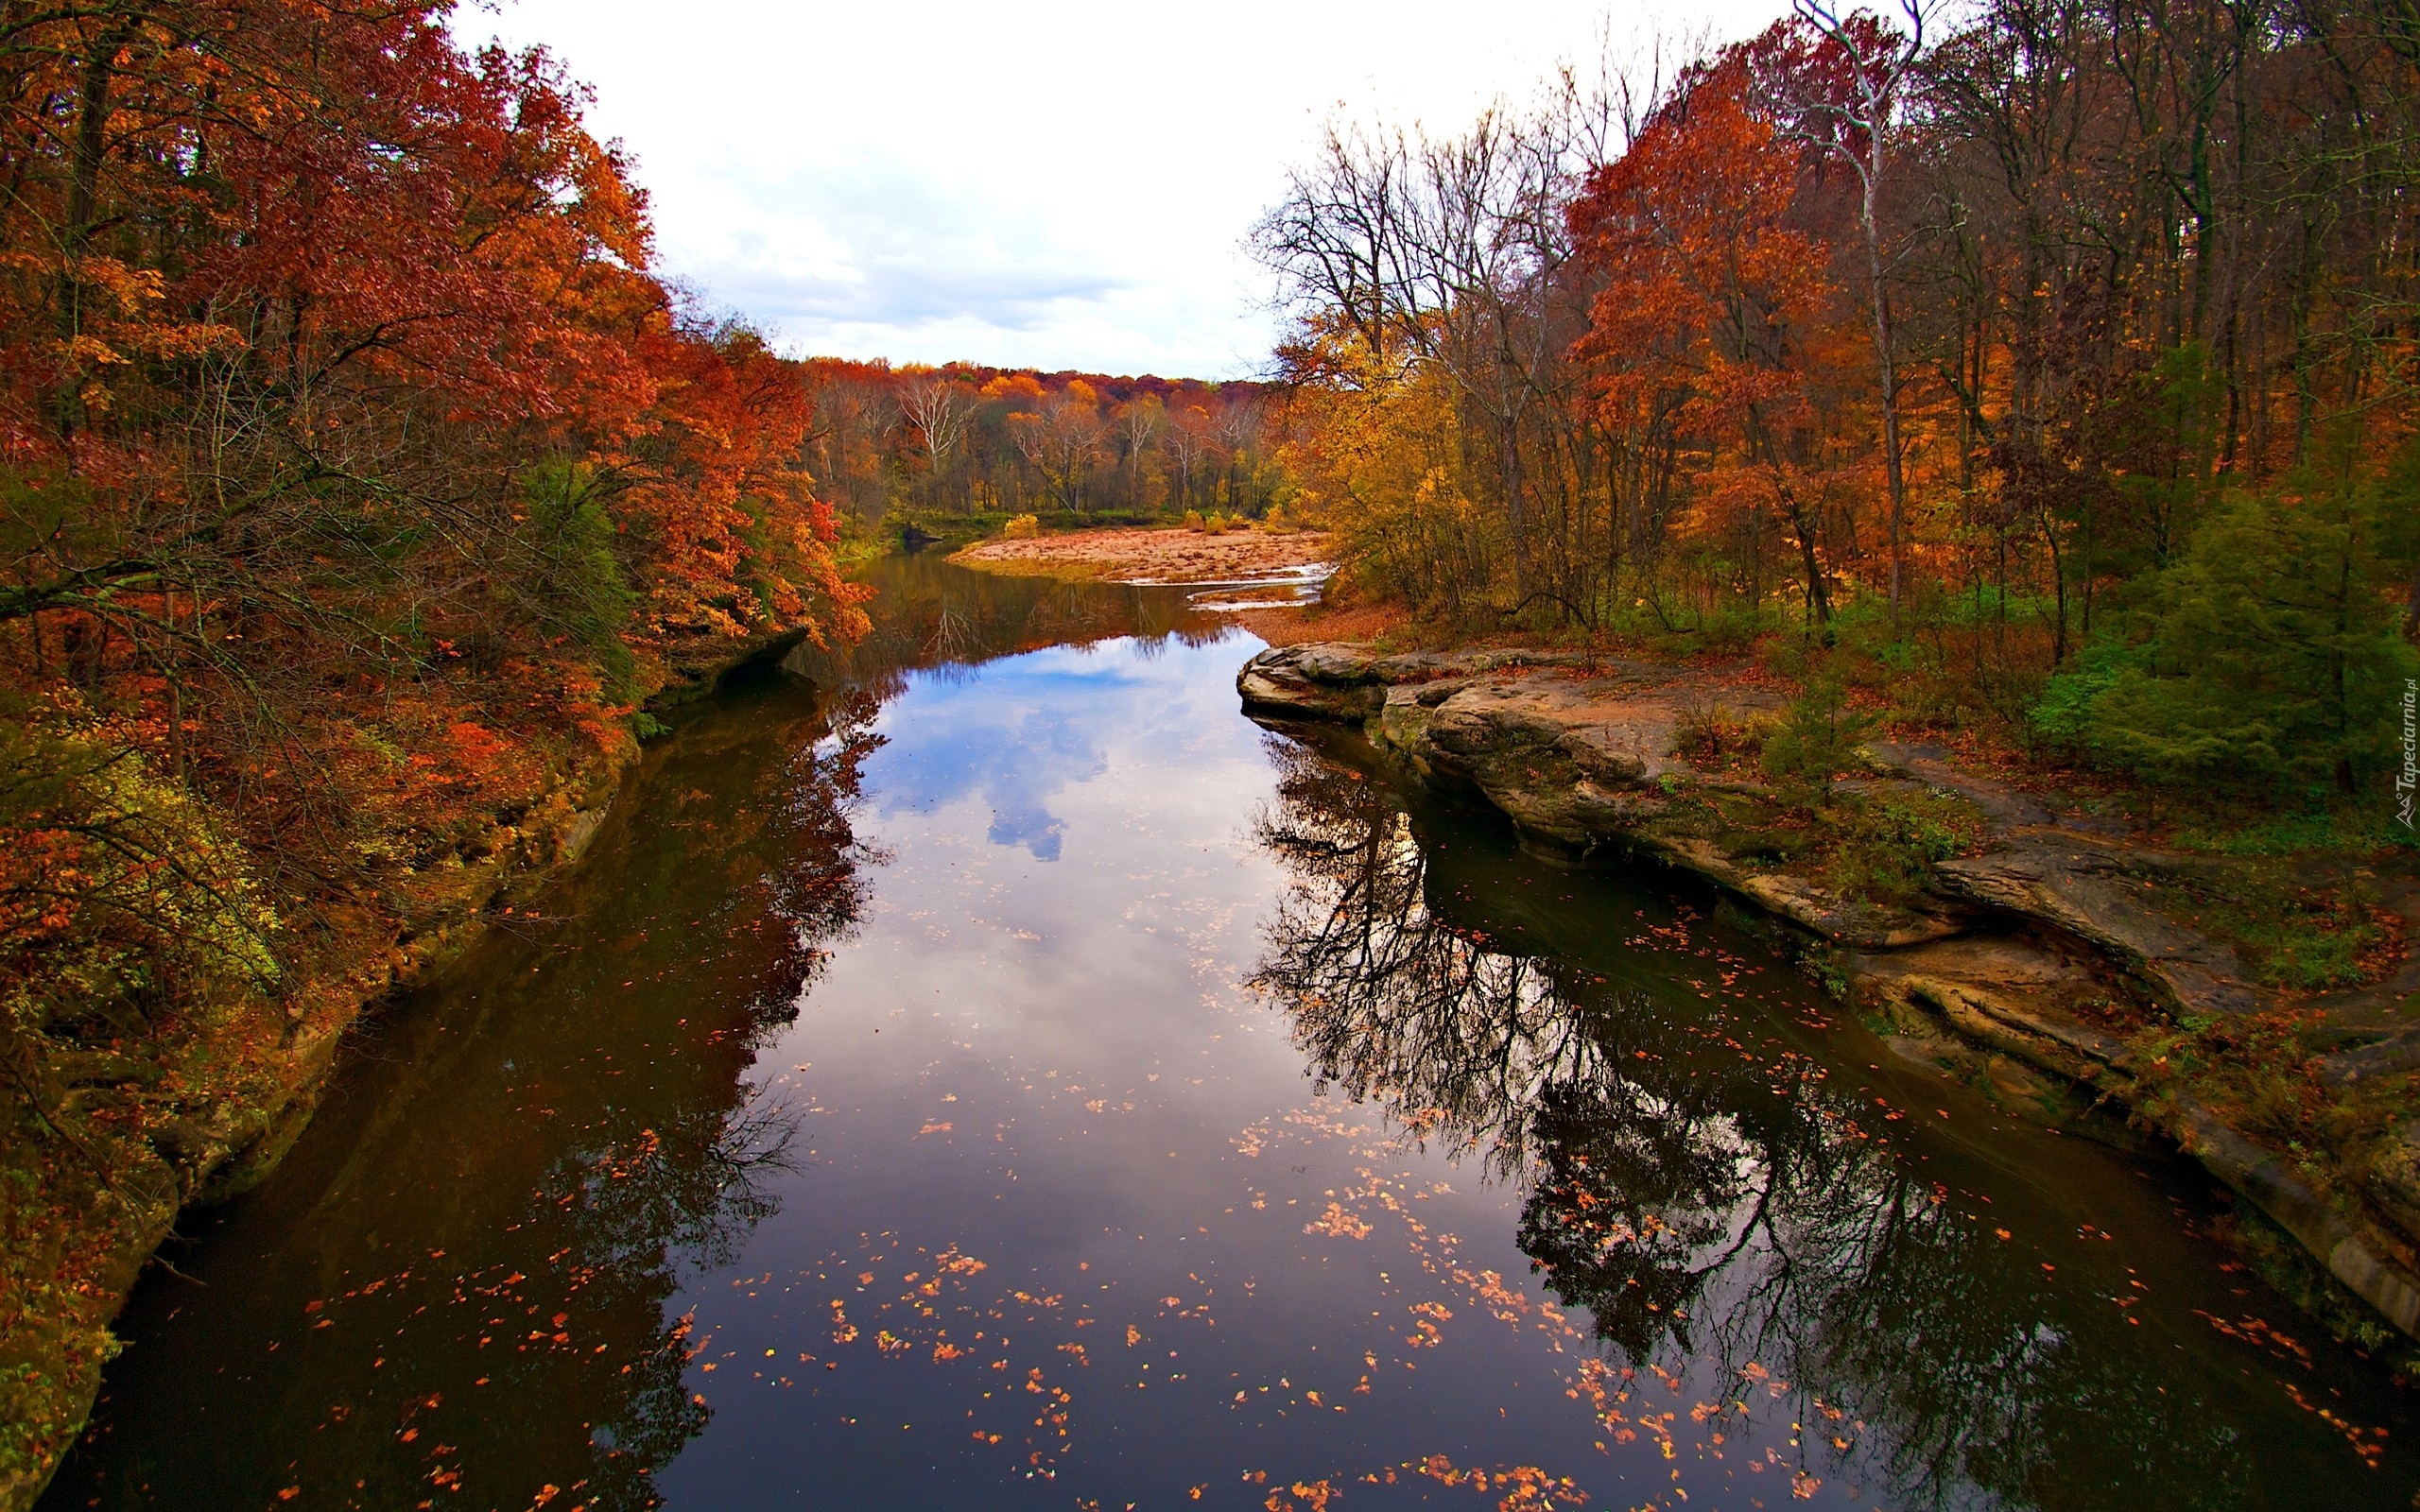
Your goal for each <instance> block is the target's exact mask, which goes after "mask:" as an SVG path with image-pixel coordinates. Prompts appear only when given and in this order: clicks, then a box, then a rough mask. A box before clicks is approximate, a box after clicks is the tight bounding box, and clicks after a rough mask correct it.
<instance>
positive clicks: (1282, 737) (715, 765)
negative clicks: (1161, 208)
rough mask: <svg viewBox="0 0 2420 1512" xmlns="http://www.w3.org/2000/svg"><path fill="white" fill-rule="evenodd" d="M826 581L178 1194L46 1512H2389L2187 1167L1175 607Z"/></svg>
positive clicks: (932, 566)
mask: <svg viewBox="0 0 2420 1512" xmlns="http://www.w3.org/2000/svg"><path fill="white" fill-rule="evenodd" d="M873 577H874V580H875V581H876V583H877V586H878V587H879V588H880V590H881V597H880V599H879V601H878V602H877V605H876V606H875V607H876V610H877V617H878V622H879V623H878V627H877V631H876V633H875V634H874V636H873V637H872V638H871V639H870V640H869V641H868V642H867V643H866V644H864V645H863V646H861V647H859V648H858V649H857V650H856V652H855V653H854V654H852V655H851V656H849V657H846V658H842V659H838V660H829V659H827V660H823V661H818V660H817V659H815V658H812V657H801V658H794V659H793V662H792V666H793V668H795V669H797V670H793V671H783V670H775V669H769V668H768V669H759V670H758V671H756V672H753V673H751V674H748V675H744V676H741V677H738V678H735V679H733V680H732V681H731V682H730V684H729V685H728V686H726V687H725V688H724V689H723V690H722V691H721V692H720V693H719V694H718V695H717V696H715V697H714V698H712V699H710V700H707V701H706V702H704V703H703V704H701V705H700V706H698V707H696V708H695V709H693V710H691V711H689V712H687V713H684V714H683V717H682V718H680V719H679V720H678V721H677V722H676V728H675V729H674V730H672V731H671V732H670V733H669V734H667V735H666V736H665V737H663V738H661V739H660V740H657V741H655V742H653V743H651V744H650V747H649V749H648V754H647V757H646V759H645V761H644V763H643V765H642V766H641V768H640V770H639V771H638V772H637V773H636V774H635V775H634V777H633V778H632V779H631V786H630V789H629V790H628V791H627V792H626V793H625V795H624V799H623V801H622V802H621V804H620V805H619V806H618V807H617V808H616V810H615V811H614V816H612V818H611V819H610V820H609V821H608V823H607V826H606V828H605V829H604V831H603V832H602V833H601V834H600V835H599V838H598V839H597V841H596V845H595V846H594V848H593V849H592V851H590V853H589V855H588V856H587V858H586V859H585V860H584V861H583V862H582V864H581V865H580V866H579V868H578V869H577V871H576V873H575V874H574V875H572V876H570V877H568V878H566V879H564V880H563V882H562V883H561V884H560V885H557V886H556V887H555V888H554V889H553V890H552V891H551V892H550V893H549V894H547V895H546V896H545V898H544V900H542V902H541V903H540V905H539V906H538V907H537V908H536V909H535V910H534V911H533V912H531V913H529V914H527V915H522V916H515V917H513V918H511V919H506V920H504V921H503V923H504V926H505V927H503V928H500V929H499V930H497V931H496V932H495V933H494V934H493V936H490V937H488V938H487V939H485V940H484V941H483V942H482V943H481V944H479V945H478V946H477V947H476V948H475V949H474V950H473V951H472V953H471V954H469V955H468V956H467V957H465V958H464V959H462V960H461V961H460V962H458V964H457V965H456V966H454V967H453V968H452V969H450V970H448V971H446V972H444V973H443V974H442V975H441V977H440V978H439V979H437V980H435V981H433V982H431V983H430V984H429V985H428V986H427V987H425V988H423V989H422V990H420V991H418V992H416V993H414V994H413V995H411V996H410V997H409V998H407V999H406V1000H404V1001H403V1002H401V1003H399V1004H397V1005H393V1006H392V1007H391V1008H390V1009H389V1010H388V1011H386V1012H384V1013H383V1014H381V1015H380V1016H379V1017H378V1019H377V1020H376V1021H375V1022H374V1025H373V1026H372V1028H371V1029H370V1030H368V1031H366V1032H365V1033H364V1034H363V1035H362V1036H361V1038H360V1039H359V1040H358V1042H357V1043H356V1044H355V1046H354V1048H353V1051H352V1053H351V1054H349V1056H348V1057H347V1058H346V1063H345V1065H344V1068H343V1070H342V1072H341V1074H340V1076H339V1079H338V1081H337V1085H336V1086H335V1088H334V1089H333V1091H332V1093H331V1095H330V1096H329V1098H328V1099H327V1102H326V1105H325V1107H324V1108H323V1110H322V1111H321V1112H320V1116H319V1118H318V1120H317V1121H316V1122H315V1123H314V1124H313V1125H312V1126H311V1127H310V1128H309V1130H308V1131H307V1132H306V1133H305V1135H304V1136H303V1138H302V1141H301V1143H299V1144H298V1145H297V1147H296V1148H295V1150H294V1151H293V1153H292V1155H291V1156H290V1157H289V1158H288V1159H287V1160H286V1161H285V1164H284V1165H283V1166H282V1167H281V1168H280V1169H279V1170H278V1171H277V1172H276V1173H275V1174H274V1175H272V1176H271V1177H269V1178H268V1180H267V1181H266V1182H264V1183H263V1184H262V1185H261V1186H260V1187H259V1188H257V1189H256V1190H255V1191H253V1192H252V1193H251V1194H248V1195H247V1196H245V1197H243V1198H242V1199H240V1200H238V1201H237V1202H235V1203H233V1204H232V1205H230V1206H229V1207H228V1208H226V1209H224V1210H223V1211H218V1212H216V1213H213V1214H210V1215H207V1216H206V1217H203V1218H201V1219H199V1220H198V1221H192V1222H189V1224H188V1226H187V1231H186V1233H185V1234H184V1236H183V1237H182V1239H181V1240H179V1241H175V1242H172V1243H171V1245H170V1246H168V1248H167V1250H166V1251H165V1252H164V1253H165V1258H166V1259H167V1260H168V1261H169V1262H171V1263H172V1267H173V1268H171V1266H170V1265H161V1266H154V1267H153V1269H152V1271H151V1272H150V1273H149V1274H148V1275H147V1278H146V1280H145V1281H144V1283H143V1285H142V1287H141V1288H140V1290H139V1291H138V1293H137V1295H136V1297H135V1299H134V1301H133V1303H132V1305H131V1306H130V1309H129V1311H128V1313H127V1314H126V1315H125V1318H124V1319H123V1321H122V1325H121V1327H122V1332H124V1334H125V1337H126V1338H127V1340H128V1345H127V1349H126V1352H125V1353H124V1355H123V1356H122V1357H121V1358H120V1359H119V1360H117V1361H116V1362H115V1363H114V1365H113V1366H112V1367H111V1369H110V1372H109V1375H108V1378H107V1383H106V1385H105V1388H104V1394H103V1398H102V1401H101V1404H100V1406H99V1408H98V1410H97V1412H96V1413H95V1417H94V1420H93V1426H92V1429H91V1430H90V1432H89V1433H88V1435H87V1436H86V1437H85V1439H84V1440H83V1441H82V1442H81V1443H80V1444H79V1445H78V1448H77V1450H76V1451H75V1452H74V1454H73V1456H72V1457H71V1459H70V1461H69V1463H68V1464H67V1466H66V1468H65V1469H64V1470H63V1471H62V1472H61V1476H60V1479H59V1481H58V1482H57V1483H56V1484H55V1486H53V1488H52V1490H51V1492H50V1494H49V1496H48V1498H47V1499H46V1500H45V1502H44V1503H43V1508H44V1512H49V1509H54V1508H57V1509H64V1508H79V1507H87V1506H98V1507H107V1508H118V1507H129V1508H131V1507H147V1508H152V1507H165V1508H186V1507H191V1508H277V1507H293V1508H322V1507H324V1508H338V1507H361V1508H378V1509H387V1508H413V1507H438V1508H477V1509H487V1508H495V1509H504V1512H520V1509H524V1508H534V1507H545V1508H548V1509H550V1512H568V1509H571V1508H574V1507H585V1508H598V1509H601V1508H617V1509H618V1508H636V1507H647V1506H653V1505H658V1504H669V1505H671V1506H674V1507H687V1508H717V1509H719V1508H753V1507H830V1508H871V1507H896V1506H916V1507H929V1508H970V1509H971V1508H1023V1507H1034V1508H1062V1509H1095V1508H1103V1509H1125V1508H1174V1507H1180V1506H1192V1505H1197V1504H1198V1505H1202V1506H1208V1507H1227V1508H1271V1509H1279V1512H1284V1509H1287V1508H1296V1509H1309V1508H1315V1507H1327V1506H1330V1505H1334V1506H1336V1507H1339V1508H1340V1509H1343V1512H1351V1509H1356V1508H1361V1507H1374V1508H1375V1507H1390V1506H1404V1505H1410V1504H1414V1503H1418V1504H1422V1505H1434V1506H1443V1507H1469V1508H1474V1509H1487V1508H1496V1507H1504V1508H1519V1509H1528V1508H1546V1507H1563V1506H1579V1505H1582V1504H1584V1505H1587V1506H1590V1507H1599V1508H1618V1507H1637V1506H1658V1507H1670V1508H1678V1507H1681V1506H1683V1505H1685V1506H1687V1507H1690V1508H1706V1507H1743V1508H1744V1507H1782V1506H1791V1505H1797V1504H1801V1503H1804V1504H1806V1505H1809V1506H1816V1507H1856V1508H1868V1507H1882V1508H1903V1507H1904V1508H1919V1507H1921V1508H1931V1507H2003V1506H2005V1507H2044V1508H2078V1509H2083V1508H2160V1507H2178V1508H2183V1507H2193V1508H2231V1507H2244V1508H2255V1507H2273V1506H2286V1505H2296V1506H2310V1507H2332V1508H2359V1507H2378V1508H2387V1507H2397V1508H2400V1507H2408V1506H2410V1505H2411V1504H2413V1491H2414V1487H2415V1486H2420V1434H2415V1430H2420V1422H2416V1421H2415V1414H2414V1413H2413V1412H2412V1409H2411V1399H2410V1396H2409V1394H2408V1392H2407V1391H2405V1390H2404V1389H2402V1388H2401V1386H2400V1383H2396V1382H2393V1381H2390V1380H2389V1378H2388V1377H2387V1374H2386V1372H2385V1371H2384V1369H2383V1368H2381V1367H2380V1366H2377V1365H2376V1364H2374V1363H2372V1362H2370V1361H2369V1360H2367V1359H2366V1358H2365V1357H2362V1356H2360V1355H2359V1354H2358V1353H2357V1352H2355V1351H2353V1350H2351V1349H2345V1348H2343V1347H2341V1346H2339V1345H2336V1344H2334V1343H2332V1342H2330V1341H2329V1339H2328V1338H2327V1336H2326V1334H2325V1332H2323V1331H2322V1330H2321V1329H2320V1328H2319V1327H2318V1326H2317V1325H2315V1324H2314V1323H2312V1322H2311V1321H2310V1320H2309V1319H2308V1317H2307V1316H2305V1315H2304V1314H2300V1313H2298V1312H2297V1311H2295V1309H2294V1308H2293V1306H2292V1305H2291V1304H2290V1303H2289V1302H2287V1301H2285V1300H2284V1299H2282V1298H2281V1297H2278V1296H2277V1295H2276V1294H2274V1293H2273V1292H2272V1291H2270V1290H2269V1289H2268V1288H2267V1287H2265V1286H2264V1285H2263V1284H2262V1283H2261V1282H2260V1281H2259V1280H2256V1279H2254V1277H2253V1276H2252V1275H2251V1274H2250V1273H2249V1272H2247V1271H2245V1270H2244V1269H2243V1268H2242V1267H2241V1266H2240V1265H2239V1264H2238V1263H2236V1262H2235V1261H2234V1260H2233V1259H2232V1258H2231V1255H2230V1251H2228V1250H2227V1249H2225V1248H2223V1247H2221V1246H2220V1245H2218V1244H2217V1243H2216V1242H2214V1240H2213V1239H2211V1238H2210V1237H2209V1236H2208V1235H2209V1230H2210V1229H2211V1228H2212V1226H2213V1225H2217V1224H2222V1223H2224V1222H2226V1221H2227V1218H2226V1215H2225V1213H2224V1212H2223V1211H2222V1208H2221V1206H2220V1205H2218V1204H2216V1203H2214V1201H2213V1199H2212V1195H2211V1194H2210V1191H2209V1183H2208V1182H2207V1180H2206V1179H2205V1178H2202V1177H2198V1176H2197V1175H2196V1174H2195V1172H2194V1171H2193V1170H2192V1169H2191V1168H2190V1167H2188V1166H2187V1165H2186V1164H2185V1163H2183V1162H2181V1161H2179V1160H2175V1159H2172V1158H2167V1157H2162V1156H2159V1155H2157V1154H2146V1153H2143V1152H2140V1151H2135V1152H2131V1153H2130V1152H2128V1151H2127V1150H2125V1149H2123V1148H2121V1147H2120V1143H2122V1142H2108V1141H2096V1140H2094V1139H2091V1138H2087V1137H2085V1135H2086V1133H2088V1132H2089V1131H2088V1130H2086V1129H2084V1128H2082V1127H2079V1126H2075V1125H2070V1126H2069V1127H2068V1128H2067V1129H2066V1131H2064V1132H2053V1131H2051V1130H2049V1129H2048V1128H2045V1127H2043V1126H2041V1125H2039V1124H2038V1123H2037V1122H2035V1121H2031V1120H2018V1119H2014V1118H2012V1117H2011V1116H2009V1115H2008V1114H2007V1113H2006V1112H2004V1111H2003V1110H2002V1109H2001V1108H2000V1107H1999V1106H1998V1105H1997V1104H1996V1103H1995V1102H1994V1101H1993V1100H1992V1099H1991V1097H1990V1095H1988V1093H1989V1089H1977V1088H1971V1087H1968V1086H1965V1085H1962V1084H1959V1083H1957V1082H1954V1081H1952V1080H1950V1079H1947V1078H1946V1077H1945V1076H1944V1075H1943V1074H1939V1073H1938V1072H1937V1071H1935V1070H1933V1069H1931V1068H1928V1067H1927V1066H1925V1065H1922V1064H1918V1063H1915V1062H1913V1061H1910V1060H1908V1059H1903V1058H1901V1057H1898V1056H1896V1055H1894V1054H1893V1051H1892V1050H1891V1048H1890V1047H1889V1046H1887V1045H1886V1044H1885V1043H1883V1042H1882V1041H1881V1040H1877V1039H1876V1036H1875V1035H1874V1034H1873V1033H1872V1032H1871V1031H1869V1030H1868V1029H1867V1028H1866V1027H1864V1026H1863V1025H1862V1024H1861V1023H1860V1022H1858V1019H1857V1018H1856V1016H1855V1015H1854V1014H1853V1013H1852V1012H1850V1011H1848V1010H1847V1009H1845V1008H1843V1007H1842V1006H1841V1005H1839V1004H1837V1003H1835V1002H1834V1001H1832V1000H1831V999H1830V998H1829V997H1827V996H1826V995H1825V994H1824V992H1823V991H1822V990H1821V989H1820V988H1818V987H1817V986H1816V985H1815V984H1814V983H1812V982H1810V981H1809V980H1807V979H1806V977H1805V976H1804V975H1803V974H1802V973H1800V972H1799V971H1796V970H1795V969H1794V968H1792V967H1791V966H1790V965H1789V961H1788V958H1787V956H1786V955H1785V954H1783V953H1782V951H1781V949H1780V948H1779V945H1778V943H1777V942H1776V941H1775V940H1774V939H1773V938H1772V936H1770V935H1769V934H1768V932H1767V931H1766V930H1765V929H1764V928H1763V927H1762V926H1761V925H1759V924H1758V923H1757V922H1756V921H1755V920H1754V919H1743V918H1740V917H1737V915H1735V914H1734V913H1733V912H1732V911H1731V910H1730V909H1729V908H1728V907H1726V906H1725V905H1723V904H1721V903H1720V902H1719V901H1718V900H1717V899H1716V898H1715V897H1714V896H1713V895H1711V894H1709V893H1707V892H1704V891H1703V890H1701V889H1699V888H1697V887H1695V886H1692V885H1687V884H1686V883H1685V882H1684V881H1681V880H1678V879H1675V878H1673V877H1671V876H1668V875H1666V874H1662V873H1659V872H1652V871H1645V870H1623V869H1599V870H1588V871H1574V870H1569V869H1564V868H1557V867H1555V866H1552V865H1549V864H1547V862H1545V861H1542V860H1539V859H1536V858H1533V857H1530V856H1529V855H1526V854H1524V853H1523V852H1522V851H1520V850H1519V849H1518V848H1517V847H1516V845H1515V844H1514V843H1513V837H1512V835H1511V833H1509V830H1508V828H1507V827H1506V826H1505V824H1504V823H1503V821H1502V820H1501V819H1500V818H1498V817H1496V816H1493V815H1491V814H1487V813H1480V812H1464V811H1461V810H1459V809H1456V808H1453V807H1451V806H1449V805H1445V804H1443V803H1441V802H1440V801H1438V800H1436V799H1431V798H1428V797H1424V796H1421V795H1416V794H1409V793H1406V792H1404V791H1402V790H1400V789H1398V788H1397V787H1396V786H1394V785H1393V784H1392V783H1391V782H1389V781H1388V780H1387V779H1386V777H1385V775H1384V774H1383V773H1382V772H1381V771H1379V770H1378V769H1376V768H1375V767H1374V766H1373V765H1370V763H1369V761H1368V758H1367V753H1366V751H1365V750H1363V749H1362V748H1361V747H1359V746H1358V745H1357V743H1356V742H1354V741H1352V740H1349V739H1346V738H1344V737H1342V736H1340V735H1339V734H1336V733H1334V732H1320V731H1310V730H1300V731H1290V732H1275V731H1271V730H1264V729H1262V728H1260V727H1259V726H1256V725H1254V724H1253V723H1252V722H1251V721H1248V720H1247V719H1245V718H1244V717H1243V716H1242V715H1241V714H1240V713H1238V711H1237V705H1236V696H1235V692H1234V686H1233V679H1234V675H1235V672H1236V668H1237V667H1238V666H1239V665H1240V664H1241V662H1243V661H1244V659H1245V658H1246V657H1247V656H1248V655H1249V654H1250V653H1251V651H1252V650H1253V649H1254V648H1255V646H1256V644H1257V643H1256V642H1255V641H1254V640H1253V638H1251V637H1250V636H1248V635H1246V634H1244V633H1243V632H1241V631H1239V630H1235V629H1232V628H1229V627H1224V626H1223V625H1222V624H1221V623H1220V622H1219V621H1216V620H1214V619H1210V618H1207V617H1204V616H1201V615H1197V614H1195V613H1193V612H1191V611H1190V610H1188V609H1187V607H1186V604H1185V601H1184V595H1183V594H1182V593H1178V592H1175V591H1170V590H1149V591H1147V590H1132V589H1116V588H1105V587H1069V586H1061V585H1052V584H1047V583H1044V582H1040V581H1036V580H1029V579H1003V578H996V577H986V576H977V575H975V574H970V573H967V572H964V571H961V570H959V569H957V568H954V567H950V566H948V565H946V564H943V563H940V562H936V561H931V560H926V559H920V558H895V559H892V560H889V561H886V562H883V563H880V564H877V566H876V568H875V569H874V572H873ZM802 674H803V675H802Z"/></svg>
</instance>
